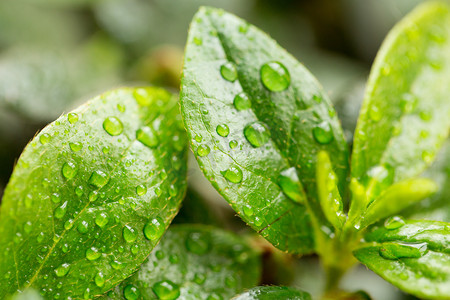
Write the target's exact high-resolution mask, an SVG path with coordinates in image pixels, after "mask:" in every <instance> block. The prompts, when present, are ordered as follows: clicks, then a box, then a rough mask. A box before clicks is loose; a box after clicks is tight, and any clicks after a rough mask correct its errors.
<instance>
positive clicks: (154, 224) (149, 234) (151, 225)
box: [144, 217, 165, 240]
mask: <svg viewBox="0 0 450 300" xmlns="http://www.w3.org/2000/svg"><path fill="white" fill-rule="evenodd" d="M164 230H165V227H164V222H163V220H162V219H161V218H159V217H158V218H154V219H152V220H151V221H150V222H148V223H147V224H145V226H144V236H145V237H146V238H147V239H148V240H156V239H158V238H159V237H160V236H161V235H162V234H163V233H164Z"/></svg>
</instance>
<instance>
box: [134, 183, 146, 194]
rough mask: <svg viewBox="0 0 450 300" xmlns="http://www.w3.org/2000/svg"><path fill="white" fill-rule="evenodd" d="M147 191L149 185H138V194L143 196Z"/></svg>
mask: <svg viewBox="0 0 450 300" xmlns="http://www.w3.org/2000/svg"><path fill="white" fill-rule="evenodd" d="M146 193H147V187H146V186H145V185H143V184H141V185H138V186H137V187H136V194H138V196H143V195H145V194H146Z"/></svg>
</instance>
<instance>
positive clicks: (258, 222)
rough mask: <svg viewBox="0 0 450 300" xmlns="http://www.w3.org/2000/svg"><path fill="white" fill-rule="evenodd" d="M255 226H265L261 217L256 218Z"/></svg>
mask: <svg viewBox="0 0 450 300" xmlns="http://www.w3.org/2000/svg"><path fill="white" fill-rule="evenodd" d="M254 223H255V225H256V226H257V227H259V226H261V225H262V224H263V220H262V219H261V218H259V217H255V221H254Z"/></svg>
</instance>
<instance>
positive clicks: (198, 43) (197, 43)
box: [194, 37, 203, 46]
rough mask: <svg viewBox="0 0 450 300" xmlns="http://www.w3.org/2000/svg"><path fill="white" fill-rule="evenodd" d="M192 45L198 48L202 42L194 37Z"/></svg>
mask: <svg viewBox="0 0 450 300" xmlns="http://www.w3.org/2000/svg"><path fill="white" fill-rule="evenodd" d="M194 43H195V44H196V45H197V46H200V45H201V44H203V40H202V39H201V38H198V37H194Z"/></svg>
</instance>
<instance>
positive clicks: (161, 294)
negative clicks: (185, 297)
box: [152, 280, 180, 300]
mask: <svg viewBox="0 0 450 300" xmlns="http://www.w3.org/2000/svg"><path fill="white" fill-rule="evenodd" d="M152 290H153V292H154V293H155V294H156V296H157V297H158V298H159V299H165V300H175V299H177V298H178V297H179V296H180V287H179V286H178V285H177V284H175V283H173V282H172V281H170V280H163V281H158V282H157V283H155V284H154V285H153V286H152Z"/></svg>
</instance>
